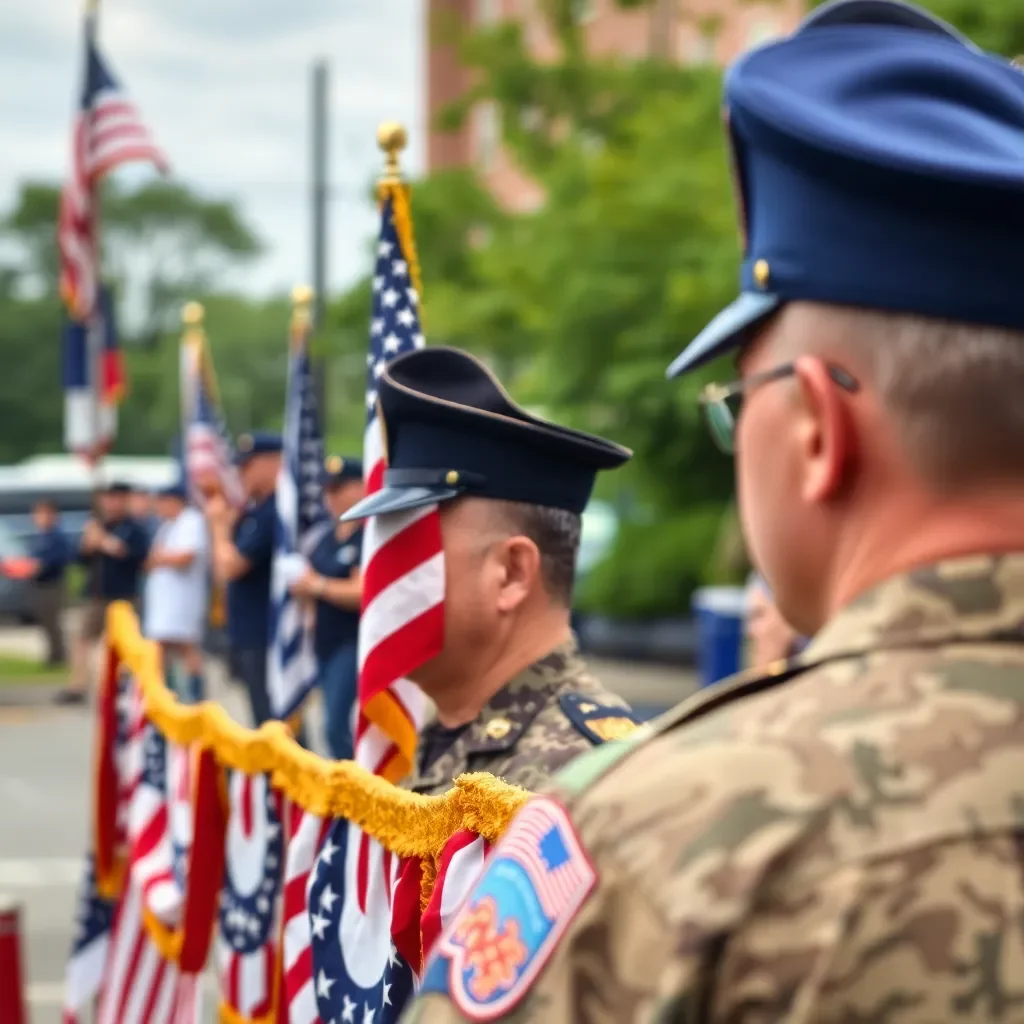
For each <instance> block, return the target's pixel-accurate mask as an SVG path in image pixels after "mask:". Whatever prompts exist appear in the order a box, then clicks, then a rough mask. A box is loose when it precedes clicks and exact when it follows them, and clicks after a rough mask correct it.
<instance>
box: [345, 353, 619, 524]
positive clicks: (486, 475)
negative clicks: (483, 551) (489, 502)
mask: <svg viewBox="0 0 1024 1024" xmlns="http://www.w3.org/2000/svg"><path fill="white" fill-rule="evenodd" d="M378 402H379V407H378V414H379V416H380V419H381V430H382V432H383V434H384V440H385V449H386V454H387V461H388V469H387V471H386V472H385V474H384V486H383V487H382V488H381V489H380V490H379V491H376V492H375V493H373V494H371V495H370V496H369V497H367V498H365V499H364V500H363V501H361V502H359V504H357V505H355V506H354V507H353V508H352V509H351V510H349V511H348V512H347V513H346V514H345V515H344V516H342V518H343V519H364V518H365V517H367V516H372V515H381V514H383V513H385V512H399V511H402V510H404V509H412V508H417V507H419V506H421V505H431V504H434V503H436V502H442V501H448V500H450V499H451V498H455V497H458V496H459V495H463V494H465V495H473V496H476V497H478V498H494V499H498V500H503V501H521V502H525V503H528V504H531V505H542V506H547V507H549V508H561V509H565V510H566V511H568V512H575V513H580V512H582V511H583V509H584V508H585V507H586V504H587V502H588V501H589V500H590V493H591V491H592V490H593V488H594V479H595V477H596V476H597V473H598V472H599V471H600V470H602V469H615V468H616V467H617V466H621V465H622V464H623V463H624V462H626V461H628V460H629V458H630V457H631V456H632V454H633V453H632V452H631V451H630V450H629V449H628V448H623V447H622V446H621V445H618V444H615V443H614V442H613V441H606V440H604V438H601V437H595V436H593V435H592V434H584V433H583V432H582V431H578V430H571V429H570V428H568V427H561V426H558V424H556V423H548V422H547V421H545V420H542V419H539V418H538V417H536V416H531V415H530V413H528V412H526V410H525V409H522V408H520V407H519V406H518V405H516V403H515V402H513V401H512V399H511V398H510V397H509V395H508V393H507V392H506V391H505V389H504V388H503V387H502V386H501V384H500V383H499V382H498V380H497V378H496V377H495V376H494V374H492V373H491V371H490V370H488V369H487V367H486V366H484V364H483V363H481V362H480V361H479V360H478V359H475V358H474V357H473V356H471V355H469V354H468V353H466V352H461V351H459V350H458V349H454V348H444V347H434V348H425V349H420V350H419V351H416V352H410V353H408V354H407V355H403V356H399V357H398V358H397V359H395V360H393V361H392V362H391V364H390V365H389V366H388V367H387V369H386V370H385V371H384V373H383V374H382V375H381V378H380V381H379V382H378Z"/></svg>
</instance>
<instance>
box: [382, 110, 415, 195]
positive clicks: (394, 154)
mask: <svg viewBox="0 0 1024 1024" xmlns="http://www.w3.org/2000/svg"><path fill="white" fill-rule="evenodd" d="M408 141H409V135H408V133H407V132H406V130H405V127H404V126H403V125H400V124H399V123H398V122H397V121H385V122H383V124H381V126H380V127H379V128H378V129H377V145H378V146H380V148H381V150H382V151H383V152H384V155H385V163H384V174H383V175H382V176H381V182H398V181H401V180H402V172H401V170H400V169H399V166H398V154H399V153H401V152H402V150H403V149H405V147H406V144H407V143H408Z"/></svg>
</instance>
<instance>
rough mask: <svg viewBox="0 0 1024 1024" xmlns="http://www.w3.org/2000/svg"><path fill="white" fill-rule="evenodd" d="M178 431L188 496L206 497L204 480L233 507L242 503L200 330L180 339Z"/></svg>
mask: <svg viewBox="0 0 1024 1024" xmlns="http://www.w3.org/2000/svg"><path fill="white" fill-rule="evenodd" d="M181 432H182V450H183V451H184V453H185V476H186V478H187V480H188V486H189V493H190V495H191V497H192V500H193V501H194V502H195V503H196V504H197V505H198V506H199V507H200V508H202V507H203V504H204V503H205V500H206V487H205V486H203V482H204V481H208V482H210V483H212V484H213V485H215V487H216V489H217V490H219V491H220V492H221V493H223V494H224V497H225V498H226V499H227V501H228V502H229V503H231V504H232V505H234V506H235V507H236V508H237V507H240V506H241V504H242V484H241V480H240V479H239V476H238V470H237V469H236V468H235V461H234V456H235V451H234V445H233V444H232V442H231V435H230V434H229V433H228V428H227V422H226V421H225V419H224V414H223V413H222V412H221V408H220V402H219V400H218V397H217V378H216V375H215V374H214V370H213V359H212V358H211V356H210V350H209V346H208V344H207V340H206V335H205V333H204V332H203V330H202V329H201V328H200V327H198V326H196V327H192V328H190V329H189V330H188V331H186V333H185V336H184V337H183V338H182V342H181Z"/></svg>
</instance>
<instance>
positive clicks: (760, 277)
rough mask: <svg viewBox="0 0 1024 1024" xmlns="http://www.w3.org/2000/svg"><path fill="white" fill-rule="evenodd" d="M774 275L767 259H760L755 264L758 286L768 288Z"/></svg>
mask: <svg viewBox="0 0 1024 1024" xmlns="http://www.w3.org/2000/svg"><path fill="white" fill-rule="evenodd" d="M771 276H772V268H771V267H770V266H768V261H767V260H758V261H757V262H756V263H755V264H754V280H755V281H756V282H757V286H758V288H767V287H768V280H769V278H770V277H771Z"/></svg>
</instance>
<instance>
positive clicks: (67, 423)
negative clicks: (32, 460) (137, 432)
mask: <svg viewBox="0 0 1024 1024" xmlns="http://www.w3.org/2000/svg"><path fill="white" fill-rule="evenodd" d="M96 334H99V335H100V337H101V340H102V346H103V355H102V359H101V361H100V366H99V368H98V369H99V372H100V373H101V375H102V379H101V386H100V389H99V404H98V408H94V397H93V396H94V395H95V394H96V389H95V388H94V387H93V377H94V376H95V374H96V372H97V367H96V365H95V363H96V361H95V360H94V359H93V358H92V351H93V347H92V346H93V338H94V337H95V335H96ZM61 347H62V352H61V357H62V358H61V368H62V376H63V387H64V447H65V448H66V449H67V450H68V451H69V452H75V453H76V454H78V455H81V456H82V457H83V458H86V459H94V458H96V457H97V456H98V455H99V454H101V453H102V452H104V451H106V450H107V449H109V447H110V445H111V444H112V443H113V440H114V437H115V436H116V434H117V403H118V401H119V400H120V397H121V395H122V393H123V391H124V387H125V373H124V358H123V353H122V352H121V347H120V343H119V342H118V339H117V326H116V324H115V322H114V303H113V297H112V296H111V294H110V289H109V288H106V287H102V288H100V291H99V303H98V305H97V308H96V310H95V313H94V316H93V318H92V323H91V325H86V324H84V323H80V322H79V321H77V320H71V319H67V320H65V322H64V336H63V339H62V346H61ZM96 412H98V415H97V418H96V421H94V419H93V416H94V413H96ZM97 429H98V433H99V436H98V437H95V436H94V435H95V434H96V433H97Z"/></svg>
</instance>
